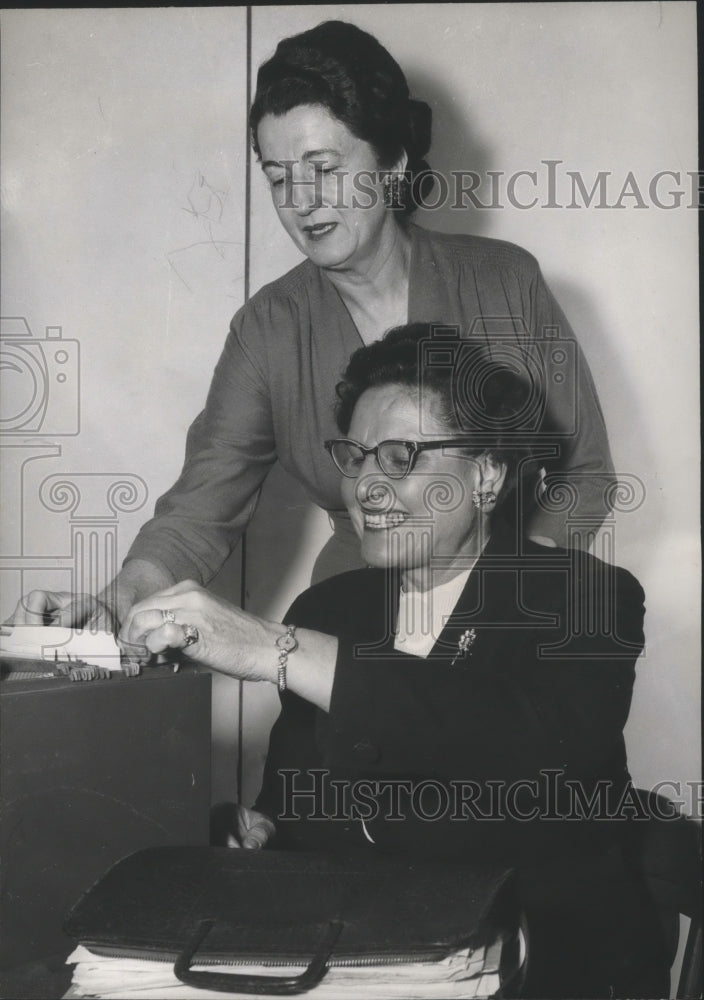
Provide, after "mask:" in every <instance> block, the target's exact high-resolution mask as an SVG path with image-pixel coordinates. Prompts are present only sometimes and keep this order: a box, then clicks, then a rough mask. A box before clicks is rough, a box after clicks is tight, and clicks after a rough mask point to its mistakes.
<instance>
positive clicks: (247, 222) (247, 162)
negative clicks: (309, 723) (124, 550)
mask: <svg viewBox="0 0 704 1000" xmlns="http://www.w3.org/2000/svg"><path fill="white" fill-rule="evenodd" d="M245 48H246V84H245V94H246V97H245V125H244V301H245V302H248V301H249V270H250V240H251V232H252V218H251V214H252V156H251V152H250V148H249V108H250V105H251V103H252V7H251V4H247V29H246V41H245ZM246 574H247V532H246V531H245V532H244V533H243V534H242V541H241V542H240V607H241V608H244V607H245V603H246V600H247V588H246ZM243 728H244V681H240V682H239V697H238V699H237V778H236V783H237V801H238V802H242V792H243V788H244V783H243V782H244V777H243V763H244V740H243V738H242V732H243Z"/></svg>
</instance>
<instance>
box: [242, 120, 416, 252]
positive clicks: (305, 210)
mask: <svg viewBox="0 0 704 1000" xmlns="http://www.w3.org/2000/svg"><path fill="white" fill-rule="evenodd" d="M257 140H258V143H259V149H260V151H261V159H262V169H263V170H264V173H265V174H266V177H267V179H268V181H269V185H270V187H271V196H272V200H273V202H274V207H275V208H276V211H277V213H278V216H279V219H280V220H281V224H282V225H283V227H284V229H285V230H286V232H287V233H288V234H289V236H290V237H291V239H292V240H293V242H294V243H295V244H296V246H297V247H298V248H299V249H300V250H301V251H302V252H303V253H304V254H305V255H306V257H309V258H310V259H311V260H312V261H313V263H314V264H317V265H318V266H319V267H324V268H329V269H333V270H339V271H344V270H353V271H362V272H363V271H365V270H366V269H367V268H368V267H369V266H370V265H373V263H374V261H375V260H378V259H383V257H384V256H385V255H386V253H387V252H388V247H389V246H390V245H391V244H390V243H389V240H391V241H393V237H394V227H395V226H396V222H395V220H394V217H393V214H392V213H391V212H390V211H388V210H387V209H386V208H385V206H384V186H383V181H382V178H381V176H380V166H379V163H378V160H377V156H376V153H375V152H374V149H373V148H372V147H371V146H370V145H369V143H368V142H364V141H363V140H362V139H357V138H356V137H355V136H354V135H352V133H351V132H350V131H349V129H348V128H347V126H346V125H344V124H343V123H342V122H341V121H339V120H338V119H337V118H334V117H333V116H332V115H331V114H330V113H329V112H328V111H327V110H326V109H325V108H323V107H321V106H319V105H310V104H303V105H300V106H299V107H296V108H293V109H292V110H291V111H287V112H286V114H283V115H276V116H275V115H265V116H264V117H263V118H262V120H261V122H260V124H259V128H258V130H257ZM404 167H405V155H404V157H403V159H402V161H400V162H399V164H396V165H394V168H393V169H403V168H404Z"/></svg>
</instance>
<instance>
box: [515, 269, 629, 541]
mask: <svg viewBox="0 0 704 1000" xmlns="http://www.w3.org/2000/svg"><path fill="white" fill-rule="evenodd" d="M529 315H530V330H531V332H532V334H533V336H534V338H535V341H534V343H535V344H536V346H537V348H538V350H539V352H540V355H541V361H542V364H541V368H542V372H543V373H544V379H545V395H546V402H547V416H548V421H549V424H548V437H551V436H552V433H553V432H554V439H553V441H552V442H551V443H552V444H553V446H554V447H556V449H557V452H558V454H557V455H556V457H555V458H554V459H552V460H551V459H548V460H547V461H546V462H545V470H546V476H545V480H544V483H543V490H542V494H541V496H540V497H539V500H538V503H537V506H536V509H535V511H534V512H533V515H532V519H531V523H530V534H531V535H533V536H542V537H544V538H551V539H552V540H553V541H554V542H555V543H556V544H557V545H558V546H560V547H564V548H572V547H575V545H579V546H580V547H586V546H587V545H588V543H589V539H588V538H586V539H583V540H580V539H578V538H577V537H575V536H574V535H573V536H572V537H570V534H569V532H570V522H572V530H573V531H576V530H577V529H579V530H581V531H587V532H590V531H596V530H597V529H598V528H599V526H600V525H601V523H602V522H603V520H604V518H605V517H606V516H607V515H608V513H609V511H610V509H611V507H612V496H613V487H614V484H615V474H614V468H613V462H612V459H611V451H610V448H609V440H608V436H607V432H606V425H605V423H604V416H603V413H602V410H601V406H600V404H599V399H598V397H597V393H596V388H595V385H594V380H593V378H592V375H591V372H590V370H589V365H588V364H587V361H586V358H585V357H584V354H583V353H582V350H581V348H580V346H579V344H578V342H577V339H576V337H575V335H574V333H573V332H572V329H571V327H570V324H569V322H568V321H567V318H566V317H565V315H564V313H563V312H562V310H561V309H560V307H559V305H558V304H557V302H556V301H555V299H554V297H553V295H552V293H551V291H550V289H549V288H548V286H547V284H546V283H545V281H544V279H543V276H542V274H541V272H540V269H539V267H538V266H537V263H536V264H535V272H534V276H533V280H532V282H531V284H530V303H529Z"/></svg>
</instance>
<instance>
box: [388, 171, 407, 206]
mask: <svg viewBox="0 0 704 1000" xmlns="http://www.w3.org/2000/svg"><path fill="white" fill-rule="evenodd" d="M384 205H386V207H387V208H402V207H403V205H402V203H401V175H400V174H387V175H386V177H385V178H384Z"/></svg>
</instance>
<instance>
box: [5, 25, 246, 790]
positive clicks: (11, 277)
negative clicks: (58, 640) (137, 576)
mask: <svg viewBox="0 0 704 1000" xmlns="http://www.w3.org/2000/svg"><path fill="white" fill-rule="evenodd" d="M2 43H3V50H2V156H3V158H2V207H3V230H2V245H3V247H2V248H3V253H2V269H3V270H2V315H3V316H24V317H26V318H27V320H28V322H29V325H30V327H31V329H32V331H33V333H34V335H35V337H37V338H41V337H43V335H44V328H45V326H47V325H58V326H62V327H63V337H64V338H66V339H73V340H76V341H78V344H79V346H80V354H81V357H80V361H81V364H80V433H79V434H78V435H76V436H69V437H60V436H56V430H57V427H58V429H62V428H61V426H60V425H61V421H62V420H63V419H65V415H64V414H63V413H52V412H49V413H48V415H47V419H46V421H45V423H44V425H43V426H42V427H41V428H40V429H39V432H38V433H35V434H34V435H32V436H23V435H14V436H12V435H3V437H2V441H3V443H4V444H5V445H6V446H7V445H8V444H9V443H10V441H12V442H14V444H15V445H16V446H17V447H14V448H12V449H9V448H7V447H5V448H3V459H4V463H3V464H4V472H5V475H4V476H3V482H4V490H5V492H6V493H10V494H11V495H10V496H9V497H8V500H9V502H8V504H6V505H4V510H5V516H4V518H3V526H4V532H3V546H2V552H3V555H5V556H13V557H15V556H17V555H18V553H20V552H21V555H22V557H23V558H22V560H15V561H16V562H17V563H18V564H19V565H20V566H22V567H25V568H24V570H23V572H22V573H19V572H14V573H13V572H9V571H6V572H4V573H3V574H2V600H3V609H2V610H3V615H6V614H7V613H8V612H9V611H10V610H11V608H12V607H13V606H14V603H15V601H16V600H17V598H18V596H19V594H20V593H21V592H22V591H23V590H27V589H28V588H29V587H32V586H38V585H40V583H42V582H46V581H48V582H49V583H55V584H56V585H57V586H68V585H69V584H70V579H69V576H70V574H69V572H68V570H67V569H63V570H61V571H60V572H56V573H51V574H50V573H48V572H47V571H46V570H44V569H42V570H37V571H30V570H28V569H26V567H27V566H28V565H29V563H28V561H27V556H28V555H30V554H32V555H36V556H43V557H44V558H45V561H50V557H51V556H52V555H54V554H56V555H59V554H65V553H67V552H68V551H69V545H70V539H69V533H68V519H69V515H68V513H66V512H48V511H47V510H46V509H45V508H44V507H43V506H42V504H41V503H40V502H39V499H38V488H39V484H40V482H41V481H42V480H43V479H44V478H45V477H46V476H49V475H52V474H55V473H58V472H63V473H67V474H71V475H73V474H75V473H89V475H87V476H85V475H84V476H82V477H81V478H80V479H78V480H76V479H75V476H74V478H73V480H72V481H73V482H78V483H79V484H80V489H81V493H82V501H81V508H80V510H79V511H78V512H77V513H78V515H79V516H81V515H85V516H89V517H91V516H92V517H98V516H99V515H108V516H110V515H112V517H113V518H115V520H117V521H119V524H118V539H117V541H118V549H119V554H118V559H119V560H120V561H121V559H122V558H123V557H124V554H125V552H126V550H127V547H128V546H129V543H130V542H131V541H132V538H133V537H134V535H135V534H136V532H137V530H138V528H139V525H140V523H141V522H142V521H143V520H144V518H145V515H146V514H147V512H150V511H151V509H152V507H153V503H154V500H155V499H156V498H157V497H158V496H159V494H160V493H161V492H162V491H163V490H164V489H165V488H166V487H167V486H169V485H170V484H171V482H173V480H174V478H175V476H176V474H177V473H178V471H179V469H180V466H181V461H182V458H183V449H184V441H185V432H186V429H187V427H188V425H189V423H190V421H191V420H192V418H193V417H194V416H195V414H196V413H197V412H198V410H199V409H200V408H201V407H202V405H203V402H204V400H205V394H206V392H207V388H208V384H209V381H210V375H211V373H212V370H213V365H214V363H215V361H216V359H217V357H218V355H219V353H220V349H221V346H222V343H223V340H224V337H225V334H226V333H227V328H228V323H229V320H230V317H231V315H232V313H233V312H234V311H235V309H236V308H237V307H238V306H239V305H241V303H242V301H243V279H244V236H243V234H244V213H245V199H244V172H245V157H246V151H247V141H246V64H245V60H244V45H245V11H244V9H242V8H234V9H232V8H231V9H217V8H211V9H209V10H206V11H201V10H196V9H183V10H179V9H174V8H168V9H167V8H159V9H143V10H140V9H122V10H103V9H99V10H68V9H64V10H24V11H23V10H14V11H9V10H6V11H4V12H3V13H2ZM4 360H6V358H5V359H4ZM6 375H8V371H7V369H5V370H4V373H3V377H4V378H5V376H6ZM50 377H51V376H50ZM70 377H71V379H74V377H75V373H74V372H72V373H71V376H70ZM64 385H65V386H68V385H69V383H65V384H64ZM52 387H53V388H55V386H54V385H53V383H52ZM3 388H4V389H7V396H6V397H5V401H4V403H3V415H4V416H7V415H9V414H11V413H13V412H19V411H18V410H13V406H12V402H13V401H12V399H11V398H10V397H11V396H12V394H13V392H18V393H20V398H21V399H22V400H24V396H23V395H22V392H23V390H22V392H21V391H20V390H21V386H20V385H19V382H18V381H15V380H13V379H12V378H11V377H8V379H7V382H6V383H5V381H4V383H3ZM74 400H75V392H74V397H73V399H71V398H70V396H69V394H68V393H67V395H66V397H65V406H66V408H70V404H71V403H72V402H73V401H74ZM4 426H7V425H4ZM45 442H53V443H54V444H55V445H58V446H59V447H60V449H61V454H60V455H56V456H55V457H47V458H45V459H41V460H38V461H35V462H32V463H31V464H30V465H29V466H27V467H26V471H25V489H24V495H23V507H24V512H25V523H24V526H23V531H20V526H19V523H18V521H17V518H16V516H15V509H16V503H15V502H14V501H15V500H16V487H18V485H19V483H18V480H19V469H18V467H17V461H16V459H17V457H18V456H20V457H21V460H25V459H26V458H27V457H28V456H31V455H34V454H37V447H38V445H40V444H43V443H45ZM19 445H22V446H21V447H19ZM125 473H128V474H131V475H132V476H137V477H140V478H141V479H142V480H144V482H145V483H146V484H147V486H148V491H149V496H148V499H147V500H146V502H145V503H144V506H143V507H142V508H141V509H140V510H139V511H136V512H134V513H126V514H121V513H120V514H118V515H117V516H116V515H115V514H114V512H112V511H111V510H110V509H109V507H108V505H107V504H106V503H105V500H104V495H105V488H106V480H105V478H104V476H105V474H125ZM67 478H71V477H70V476H68V477H67ZM20 535H23V537H20ZM235 592H236V593H238V592H239V590H238V587H237V586H236V587H235ZM223 688H224V689H225V690H226V691H227V697H226V704H225V705H224V704H223V700H222V697H219V696H218V697H216V698H215V699H214V706H215V709H216V718H215V729H216V736H217V740H218V742H219V743H224V744H229V749H230V772H231V773H232V772H233V768H232V758H233V755H234V748H235V747H236V737H237V733H236V719H237V714H236V712H237V701H236V694H237V685H236V684H234V683H230V684H228V682H227V681H225V682H224V684H223V682H219V683H218V685H217V693H218V695H220V693H221V690H222V689H223ZM220 760H221V755H218V757H217V761H218V762H219V761H220ZM219 780H221V779H220V775H219V773H216V781H219ZM222 780H224V781H226V780H227V779H226V778H223V779H222ZM229 780H230V783H231V782H232V779H231V778H230V779H229Z"/></svg>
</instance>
